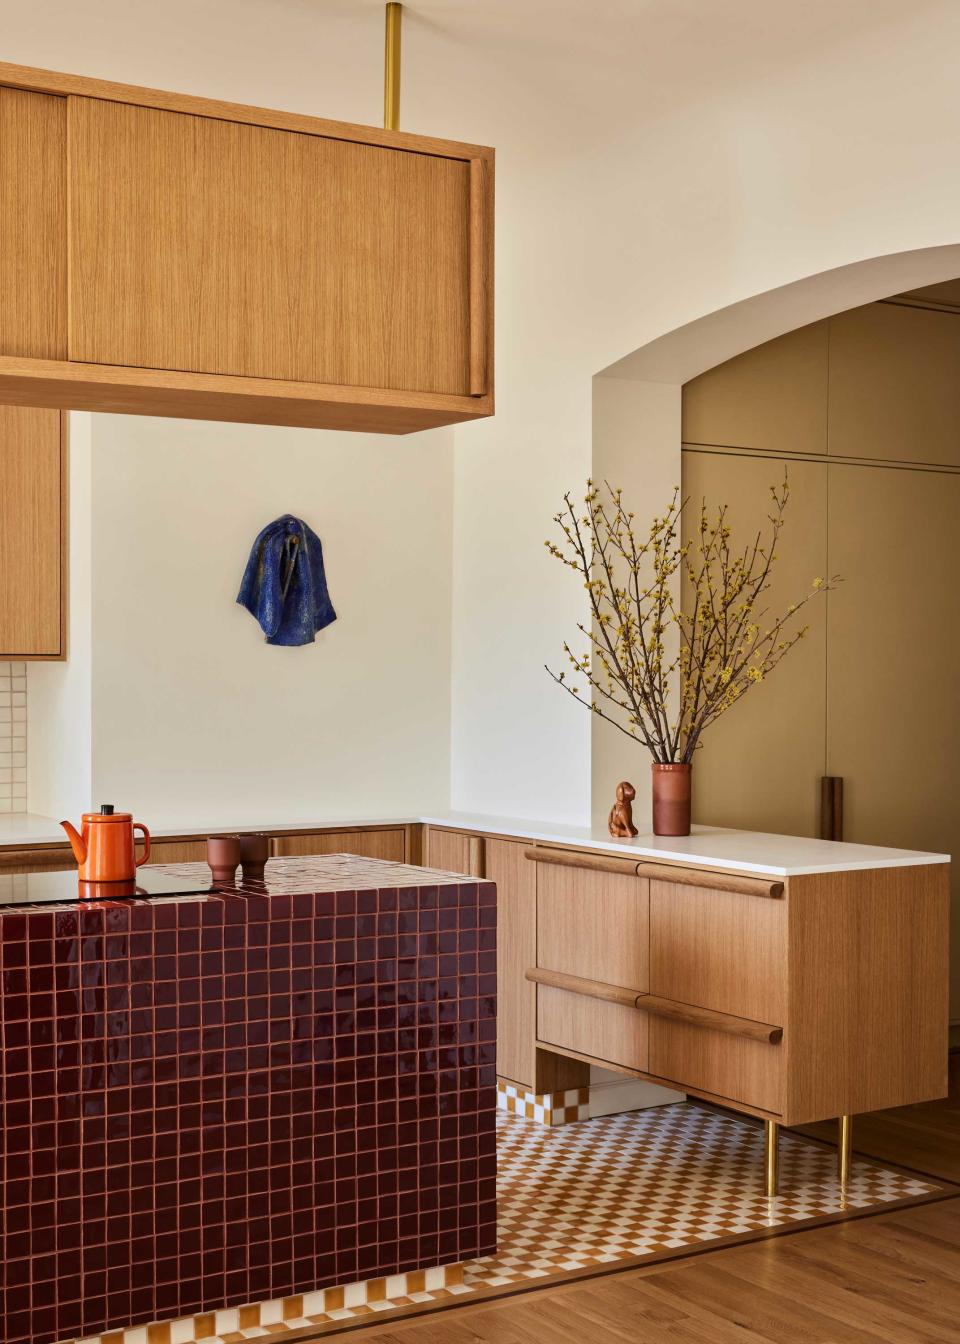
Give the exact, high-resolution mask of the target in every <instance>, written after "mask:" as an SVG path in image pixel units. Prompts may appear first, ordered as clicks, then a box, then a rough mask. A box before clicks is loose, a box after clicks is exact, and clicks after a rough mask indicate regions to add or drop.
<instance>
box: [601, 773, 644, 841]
mask: <svg viewBox="0 0 960 1344" xmlns="http://www.w3.org/2000/svg"><path fill="white" fill-rule="evenodd" d="M636 796H637V791H636V789H635V788H634V787H633V785H632V784H631V783H629V782H628V781H627V780H624V781H623V783H622V784H618V785H617V801H616V802H615V803H614V805H613V807H611V809H610V816H609V819H608V821H607V830H608V831H609V832H610V834H611V835H612V836H614V837H615V838H616V839H618V840H632V839H633V837H634V836H635V835H637V834H638V831H637V828H636V826H634V824H633V807H632V806H631V804H632V803H633V800H634V798H636Z"/></svg>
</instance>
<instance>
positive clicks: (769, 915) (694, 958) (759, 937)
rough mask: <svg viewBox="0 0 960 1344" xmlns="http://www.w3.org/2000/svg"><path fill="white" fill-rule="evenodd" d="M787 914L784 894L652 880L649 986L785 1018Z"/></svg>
mask: <svg viewBox="0 0 960 1344" xmlns="http://www.w3.org/2000/svg"><path fill="white" fill-rule="evenodd" d="M786 914H787V906H786V901H785V900H782V899H768V898H765V897H761V896H752V895H747V894H745V893H741V892H735V891H722V890H713V889H711V888H704V887H693V886H686V885H683V884H681V883H676V882H669V883H668V882H659V881H652V882H651V883H650V993H651V994H659V995H662V996H663V997H664V998H667V999H674V1000H676V1001H678V1002H680V1003H692V1004H697V1005H699V1006H700V1007H702V1008H713V1009H714V1010H715V1011H717V1012H720V1013H732V1014H733V1015H734V1016H735V1017H747V1018H752V1019H753V1020H754V1021H758V1022H771V1023H774V1024H775V1025H777V1026H783V1025H785V1023H784V1018H785V1013H786V982H787V920H786ZM691 1082H692V1080H691Z"/></svg>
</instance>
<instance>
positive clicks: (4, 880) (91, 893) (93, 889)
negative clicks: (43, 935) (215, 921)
mask: <svg viewBox="0 0 960 1344" xmlns="http://www.w3.org/2000/svg"><path fill="white" fill-rule="evenodd" d="M212 889H213V879H212V877H211V875H210V873H209V871H208V872H207V873H206V875H205V876H204V875H202V870H201V876H200V877H199V878H186V877H174V876H172V875H171V874H170V873H158V872H155V871H154V870H152V869H150V868H141V869H139V870H138V872H137V875H136V877H135V878H134V879H133V880H132V881H130V882H80V881H79V880H78V878H77V874H76V870H75V869H71V870H70V871H69V872H67V873H2V874H0V911H2V910H9V909H11V908H12V907H16V906H18V905H80V904H83V903H84V902H87V901H156V900H163V899H164V898H165V897H166V898H168V899H169V898H170V897H173V896H201V895H204V894H205V893H206V892H209V891H211V890H212Z"/></svg>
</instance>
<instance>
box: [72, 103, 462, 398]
mask: <svg viewBox="0 0 960 1344" xmlns="http://www.w3.org/2000/svg"><path fill="white" fill-rule="evenodd" d="M70 130H71V153H70V261H71V295H70V297H71V311H70V316H71V323H70V357H71V358H72V359H75V360H84V361H88V362H91V363H98V364H126V365H138V366H142V367H146V368H155V369H183V370H189V371H192V372H195V373H226V374H236V375H238V376H241V377H247V378H281V379H285V380H288V381H301V382H311V383H337V384H343V385H351V386H357V387H388V388H396V389H400V390H408V391H420V392H449V393H454V394H456V395H459V396H465V395H468V394H469V391H470V387H469V382H470V350H469V340H470V296H469V283H468V280H469V241H470V240H469V228H468V221H469V207H470V165H469V163H468V162H465V161H463V160H457V159H449V158H440V157H437V156H435V155H428V154H410V153H402V152H400V153H398V152H397V151H396V150H392V149H385V148H383V147H382V146H378V145H363V144H351V143H349V142H348V141H344V140H333V139H329V138H327V137H324V136H320V135H300V134H296V133H294V132H290V131H281V130H274V129H271V128H269V127H265V126H249V125H242V124H240V123H237V122H230V121H219V120H215V119H214V118H212V117H196V116H189V115H185V114H183V113H180V112H162V111H157V110H156V109H154V108H147V107H132V106H130V105H129V104H125V103H113V102H105V101H102V100H100V99H94V98H73V99H71V100H70Z"/></svg>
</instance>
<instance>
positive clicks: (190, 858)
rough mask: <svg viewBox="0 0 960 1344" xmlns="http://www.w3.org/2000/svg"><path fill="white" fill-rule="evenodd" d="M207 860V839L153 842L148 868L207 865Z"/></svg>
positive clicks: (151, 843)
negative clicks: (175, 864) (163, 865)
mask: <svg viewBox="0 0 960 1344" xmlns="http://www.w3.org/2000/svg"><path fill="white" fill-rule="evenodd" d="M138 852H139V850H138ZM206 858H207V842H206V840H205V839H202V840H151V842H150V857H149V858H148V859H147V867H150V865H151V864H154V863H205V862H206Z"/></svg>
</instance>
